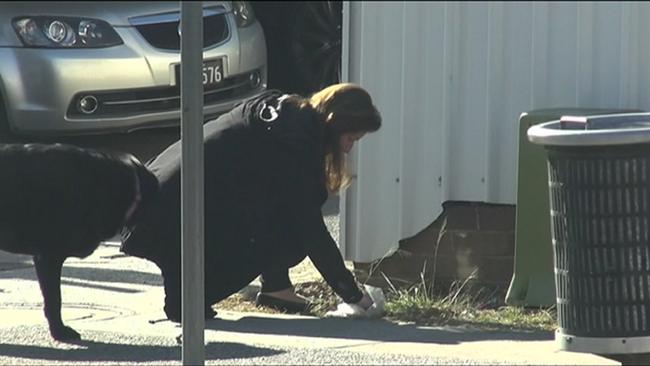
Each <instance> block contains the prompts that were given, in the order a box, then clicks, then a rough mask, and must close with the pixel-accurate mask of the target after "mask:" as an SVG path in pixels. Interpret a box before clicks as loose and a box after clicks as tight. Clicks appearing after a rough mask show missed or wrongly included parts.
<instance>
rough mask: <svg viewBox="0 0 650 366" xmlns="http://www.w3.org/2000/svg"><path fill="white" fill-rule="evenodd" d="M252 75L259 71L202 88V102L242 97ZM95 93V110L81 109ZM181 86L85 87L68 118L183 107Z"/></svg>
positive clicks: (136, 113)
mask: <svg viewBox="0 0 650 366" xmlns="http://www.w3.org/2000/svg"><path fill="white" fill-rule="evenodd" d="M252 75H259V71H256V72H252V73H246V74H241V75H235V76H232V77H229V78H226V79H224V80H223V81H222V82H221V83H219V84H218V85H216V86H212V87H207V88H205V89H204V91H203V103H204V105H206V106H208V105H211V104H215V103H218V102H222V101H227V100H231V99H236V98H240V97H242V96H245V95H247V94H249V93H251V92H252V91H253V90H255V88H257V87H258V86H256V85H254V84H253V83H251V77H252ZM86 96H93V97H94V98H96V100H97V109H96V110H95V111H93V112H92V113H83V112H81V111H79V109H78V107H77V106H78V104H79V101H80V99H81V98H84V97H86ZM180 104H181V97H180V87H179V86H178V85H177V86H168V87H152V88H141V89H129V90H126V91H109V92H106V91H101V92H94V91H86V92H81V93H77V94H76V95H75V96H74V98H72V101H71V102H70V105H69V106H68V112H67V116H68V117H69V118H73V119H74V118H101V117H128V116H134V115H139V114H144V113H155V112H168V111H173V110H178V109H180Z"/></svg>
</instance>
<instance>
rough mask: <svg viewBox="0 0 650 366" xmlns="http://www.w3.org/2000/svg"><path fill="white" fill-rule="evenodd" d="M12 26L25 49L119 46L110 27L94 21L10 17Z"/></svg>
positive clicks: (102, 22)
mask: <svg viewBox="0 0 650 366" xmlns="http://www.w3.org/2000/svg"><path fill="white" fill-rule="evenodd" d="M12 23H13V26H14V29H15V30H16V33H18V36H19V37H20V40H21V41H22V42H23V44H24V45H25V46H27V47H50V48H98V47H110V46H116V45H120V44H122V43H123V42H122V39H121V38H120V36H119V35H118V34H117V32H115V30H114V29H113V27H111V26H110V25H109V24H108V23H106V22H104V21H102V20H97V19H86V18H67V17H47V16H34V17H20V18H14V19H13V22H12Z"/></svg>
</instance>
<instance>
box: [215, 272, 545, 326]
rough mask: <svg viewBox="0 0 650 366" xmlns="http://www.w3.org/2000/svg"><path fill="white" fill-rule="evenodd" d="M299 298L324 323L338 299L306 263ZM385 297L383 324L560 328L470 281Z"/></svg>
mask: <svg viewBox="0 0 650 366" xmlns="http://www.w3.org/2000/svg"><path fill="white" fill-rule="evenodd" d="M290 275H291V278H292V280H293V281H294V282H295V288H296V292H297V293H299V294H300V295H303V296H305V297H308V298H310V299H312V301H313V304H314V307H313V308H312V311H311V312H310V313H309V314H307V315H313V316H318V317H322V316H324V315H325V313H326V312H327V311H329V310H333V309H335V308H336V305H337V304H338V303H339V301H340V300H339V298H338V297H337V296H336V294H334V292H333V291H332V289H331V288H330V287H329V286H328V285H327V284H326V283H325V282H324V281H323V280H322V279H321V277H320V275H319V274H318V272H317V271H316V269H315V268H314V267H313V264H312V263H311V262H309V260H306V261H305V262H303V263H301V264H300V265H299V266H297V267H294V268H292V270H291V272H290ZM384 292H385V293H386V300H387V302H386V315H385V319H387V320H392V321H397V322H411V323H415V324H418V325H430V326H440V325H459V324H466V325H472V326H475V327H479V328H487V329H499V328H509V329H529V330H544V331H553V330H554V329H555V328H556V327H557V323H556V313H555V309H554V308H550V309H525V308H520V307H511V306H503V304H502V302H503V297H504V295H505V294H503V293H501V292H495V291H483V289H479V290H478V291H477V290H476V288H472V287H471V286H468V281H465V282H457V283H455V284H453V285H452V287H451V288H450V289H449V291H447V293H446V295H433V294H431V292H430V291H429V290H428V289H427V286H426V284H425V283H424V282H423V283H420V284H416V285H414V286H411V287H410V288H406V289H404V288H402V289H398V288H395V287H393V288H388V289H384ZM216 309H217V310H219V309H222V310H231V311H238V312H261V313H268V314H278V313H280V312H279V311H277V310H275V309H271V308H267V307H257V306H256V305H255V299H254V297H253V296H250V295H249V296H245V295H243V294H235V295H232V296H230V297H229V298H227V299H226V300H224V301H222V302H220V303H219V304H217V305H216Z"/></svg>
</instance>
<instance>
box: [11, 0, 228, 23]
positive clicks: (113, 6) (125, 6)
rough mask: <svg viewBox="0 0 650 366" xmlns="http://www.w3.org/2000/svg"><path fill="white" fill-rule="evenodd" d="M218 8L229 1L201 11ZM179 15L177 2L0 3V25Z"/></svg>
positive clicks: (126, 20) (206, 4)
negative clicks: (21, 20) (38, 18)
mask: <svg viewBox="0 0 650 366" xmlns="http://www.w3.org/2000/svg"><path fill="white" fill-rule="evenodd" d="M218 4H221V5H223V6H225V7H226V9H228V10H230V9H231V3H230V1H204V2H203V7H209V6H214V5H218ZM169 12H180V2H178V1H43V2H41V1H21V2H12V1H1V2H0V24H7V23H10V22H11V19H12V18H14V17H16V16H21V15H61V16H73V17H74V16H79V17H88V18H95V19H101V20H104V21H106V22H108V23H110V24H111V25H113V26H128V25H130V24H129V19H130V18H133V17H138V16H143V15H154V14H164V13H169Z"/></svg>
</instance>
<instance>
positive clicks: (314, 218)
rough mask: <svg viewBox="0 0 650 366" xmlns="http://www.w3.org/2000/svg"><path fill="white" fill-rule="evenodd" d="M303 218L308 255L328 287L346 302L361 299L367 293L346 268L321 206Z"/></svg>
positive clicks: (306, 210)
mask: <svg viewBox="0 0 650 366" xmlns="http://www.w3.org/2000/svg"><path fill="white" fill-rule="evenodd" d="M304 213H305V216H304V217H303V220H302V221H303V224H304V225H303V226H302V230H303V233H304V235H303V240H304V243H305V245H306V248H307V255H308V256H309V258H310V259H311V261H312V263H314V265H315V266H316V269H318V271H319V272H320V274H321V275H322V276H323V278H324V279H325V281H326V282H327V284H328V285H330V286H331V287H332V289H333V290H334V291H335V292H336V294H337V295H339V296H340V297H341V299H343V301H345V302H346V303H355V302H358V301H359V300H361V298H362V297H363V294H362V293H361V291H360V290H359V287H358V286H357V283H356V281H355V279H354V276H353V275H352V273H351V272H350V271H349V270H348V269H347V268H346V267H345V263H344V262H343V257H341V252H339V248H338V246H337V245H336V242H335V241H334V239H333V238H332V236H331V235H330V233H329V231H328V230H327V226H326V225H325V221H324V220H323V214H322V213H321V210H320V207H318V206H315V205H314V206H312V207H309V208H306V209H305V211H304Z"/></svg>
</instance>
